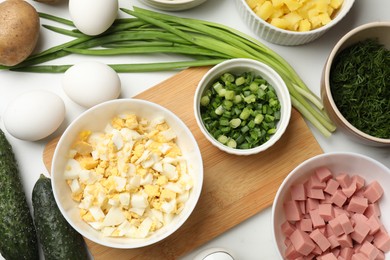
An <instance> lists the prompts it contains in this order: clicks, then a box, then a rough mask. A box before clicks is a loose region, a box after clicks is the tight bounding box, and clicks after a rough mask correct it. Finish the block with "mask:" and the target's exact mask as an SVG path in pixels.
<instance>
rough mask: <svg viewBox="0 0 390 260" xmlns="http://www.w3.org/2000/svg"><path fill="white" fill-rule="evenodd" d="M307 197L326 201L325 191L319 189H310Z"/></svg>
mask: <svg viewBox="0 0 390 260" xmlns="http://www.w3.org/2000/svg"><path fill="white" fill-rule="evenodd" d="M306 195H307V196H308V197H309V198H312V199H318V200H323V199H325V195H324V191H323V190H322V189H318V188H312V189H308V190H307V191H306Z"/></svg>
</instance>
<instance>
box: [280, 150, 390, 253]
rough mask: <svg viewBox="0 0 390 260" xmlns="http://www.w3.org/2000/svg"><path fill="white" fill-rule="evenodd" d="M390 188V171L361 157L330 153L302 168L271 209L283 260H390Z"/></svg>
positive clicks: (287, 180)
mask: <svg viewBox="0 0 390 260" xmlns="http://www.w3.org/2000/svg"><path fill="white" fill-rule="evenodd" d="M389 186H390V169H389V168H387V167H386V166H385V165H383V164H382V163H380V162H378V161H376V160H374V159H372V158H370V157H367V156H365V155H361V154H358V153H351V152H334V153H325V154H321V155H317V156H315V157H312V158H310V159H308V160H306V161H304V162H302V163H301V164H300V165H298V166H297V167H296V168H295V169H294V170H293V171H291V172H290V173H289V175H288V176H287V177H286V178H285V180H284V181H283V183H282V184H281V186H280V187H279V189H278V191H277V193H276V196H275V199H274V203H273V207H272V220H273V235H274V239H275V244H276V246H277V250H278V252H279V254H280V256H281V257H282V258H283V259H388V257H389V256H390V253H389V252H390V217H389V214H390V199H389V198H390V194H389V190H388V188H387V187H389ZM299 257H301V258H299Z"/></svg>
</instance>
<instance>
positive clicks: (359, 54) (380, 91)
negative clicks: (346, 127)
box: [330, 38, 390, 139]
mask: <svg viewBox="0 0 390 260" xmlns="http://www.w3.org/2000/svg"><path fill="white" fill-rule="evenodd" d="M330 87H331V91H332V96H333V99H334V102H335V103H336V106H337V107H338V109H339V111H340V113H341V114H342V115H343V116H344V117H345V119H346V120H348V122H350V123H351V124H352V125H353V126H355V127H356V128H358V129H359V130H361V131H362V132H365V133H367V134H369V135H372V136H375V137H378V138H384V139H389V138H390V50H388V49H386V47H385V46H383V45H382V44H380V43H379V41H378V40H377V39H373V38H372V39H371V38H370V39H366V40H363V41H360V42H358V43H356V44H354V45H352V46H350V47H348V48H346V49H344V50H343V51H341V52H340V53H339V54H338V55H337V57H336V59H335V61H334V63H333V65H332V68H331V72H330Z"/></svg>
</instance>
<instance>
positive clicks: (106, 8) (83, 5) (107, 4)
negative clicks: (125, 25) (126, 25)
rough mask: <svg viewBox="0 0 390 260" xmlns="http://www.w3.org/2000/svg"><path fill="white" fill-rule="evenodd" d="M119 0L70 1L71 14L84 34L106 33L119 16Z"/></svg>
mask: <svg viewBox="0 0 390 260" xmlns="http://www.w3.org/2000/svg"><path fill="white" fill-rule="evenodd" d="M118 8H119V4H118V0H82V1H81V0H69V14H70V16H71V18H72V20H73V23H74V24H75V26H76V27H77V29H79V30H80V31H81V32H82V33H84V34H87V35H98V34H101V33H103V32H104V31H106V30H107V29H108V28H109V27H110V26H111V25H112V24H113V22H114V21H115V19H116V17H117V15H118Z"/></svg>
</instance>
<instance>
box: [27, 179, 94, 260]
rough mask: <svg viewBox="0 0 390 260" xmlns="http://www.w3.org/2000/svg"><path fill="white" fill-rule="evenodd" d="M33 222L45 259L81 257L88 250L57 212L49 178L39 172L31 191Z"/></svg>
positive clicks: (82, 240)
mask: <svg viewBox="0 0 390 260" xmlns="http://www.w3.org/2000/svg"><path fill="white" fill-rule="evenodd" d="M32 203H33V208H34V221H35V225H36V227H37V234H38V240H39V242H40V244H41V245H42V250H43V254H44V256H45V259H50V260H53V259H58V260H84V259H88V252H87V249H86V247H85V243H84V239H83V237H82V236H81V235H80V234H79V233H78V232H77V231H76V230H75V229H73V227H72V226H70V225H69V223H68V222H67V221H66V219H65V218H64V216H63V215H62V214H61V211H60V209H59V208H58V206H57V204H56V201H55V199H54V195H53V189H52V186H51V181H50V179H49V178H46V177H45V176H44V175H43V174H41V176H40V178H39V179H38V180H37V182H36V183H35V185H34V188H33V192H32Z"/></svg>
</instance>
